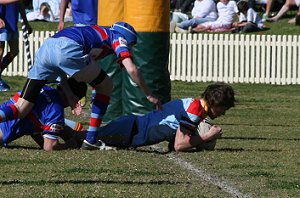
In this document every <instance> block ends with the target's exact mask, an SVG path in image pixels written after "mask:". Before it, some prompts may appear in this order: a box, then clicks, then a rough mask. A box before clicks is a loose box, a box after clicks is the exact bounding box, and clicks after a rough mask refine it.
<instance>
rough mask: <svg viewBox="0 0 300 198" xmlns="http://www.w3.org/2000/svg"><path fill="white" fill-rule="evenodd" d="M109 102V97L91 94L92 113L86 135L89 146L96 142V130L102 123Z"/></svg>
mask: <svg viewBox="0 0 300 198" xmlns="http://www.w3.org/2000/svg"><path fill="white" fill-rule="evenodd" d="M109 100H110V97H109V96H106V95H103V94H99V93H92V104H93V105H92V112H91V118H90V124H89V128H88V130H87V134H86V140H87V141H88V142H89V143H91V144H94V143H95V142H96V138H97V135H98V132H97V129H98V128H99V127H100V125H101V123H102V118H103V116H104V114H105V112H106V110H107V106H108V104H109Z"/></svg>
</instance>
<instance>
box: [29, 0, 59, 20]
mask: <svg viewBox="0 0 300 198" xmlns="http://www.w3.org/2000/svg"><path fill="white" fill-rule="evenodd" d="M26 17H27V20H28V21H52V22H53V21H55V17H54V14H53V11H52V9H51V7H50V5H49V4H48V3H46V2H44V3H42V4H41V5H40V10H39V11H33V12H29V13H27V14H26Z"/></svg>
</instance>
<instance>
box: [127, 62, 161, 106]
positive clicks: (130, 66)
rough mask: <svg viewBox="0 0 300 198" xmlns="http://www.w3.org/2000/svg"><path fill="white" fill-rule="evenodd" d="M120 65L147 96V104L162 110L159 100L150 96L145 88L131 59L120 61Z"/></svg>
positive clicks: (145, 85)
mask: <svg viewBox="0 0 300 198" xmlns="http://www.w3.org/2000/svg"><path fill="white" fill-rule="evenodd" d="M122 64H123V65H124V67H125V68H126V70H127V72H128V74H129V76H130V77H131V79H132V80H133V81H134V82H135V83H136V84H137V85H138V86H139V87H140V88H141V89H142V91H143V92H144V94H145V95H146V96H147V99H148V100H149V102H151V103H153V104H155V106H156V109H162V104H161V102H160V100H159V99H158V98H156V97H155V96H154V95H153V94H152V91H151V90H150V89H149V87H148V86H147V84H146V82H145V80H144V78H143V76H142V75H141V73H140V72H139V70H138V68H137V66H136V65H135V64H134V63H133V61H132V59H131V58H130V57H128V58H124V59H123V60H122Z"/></svg>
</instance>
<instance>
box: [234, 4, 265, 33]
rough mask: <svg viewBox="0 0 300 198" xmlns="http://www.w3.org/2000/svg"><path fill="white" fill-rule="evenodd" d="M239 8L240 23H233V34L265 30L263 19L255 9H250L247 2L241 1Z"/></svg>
mask: <svg viewBox="0 0 300 198" xmlns="http://www.w3.org/2000/svg"><path fill="white" fill-rule="evenodd" d="M237 7H238V9H239V11H240V16H239V22H238V23H233V27H234V30H233V31H232V32H233V33H245V32H255V31H260V30H262V29H263V28H264V24H263V22H262V19H261V18H260V16H259V15H258V14H257V12H255V11H254V10H253V8H249V6H248V2H247V1H245V0H241V1H239V2H238V3H237Z"/></svg>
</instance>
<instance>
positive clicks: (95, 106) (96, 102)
mask: <svg viewBox="0 0 300 198" xmlns="http://www.w3.org/2000/svg"><path fill="white" fill-rule="evenodd" d="M73 77H74V78H75V79H76V80H78V81H79V82H80V81H83V82H87V83H89V84H90V85H91V86H92V87H93V88H94V90H95V92H93V93H92V112H91V116H90V123H89V128H88V130H87V135H86V139H85V140H84V142H83V144H82V147H81V148H82V149H90V150H91V149H102V148H103V143H102V142H98V141H97V135H98V132H97V129H98V128H99V127H100V125H101V123H102V118H103V115H104V114H105V112H106V109H107V106H108V104H109V101H110V96H111V93H112V88H113V83H112V80H111V79H110V78H109V77H108V76H107V74H106V72H105V71H103V70H101V68H100V66H99V65H98V64H97V63H96V62H95V61H91V63H90V64H89V65H88V66H87V67H85V68H83V69H82V70H81V71H80V72H78V73H76V74H75V75H74V76H73ZM91 79H92V80H91Z"/></svg>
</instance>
